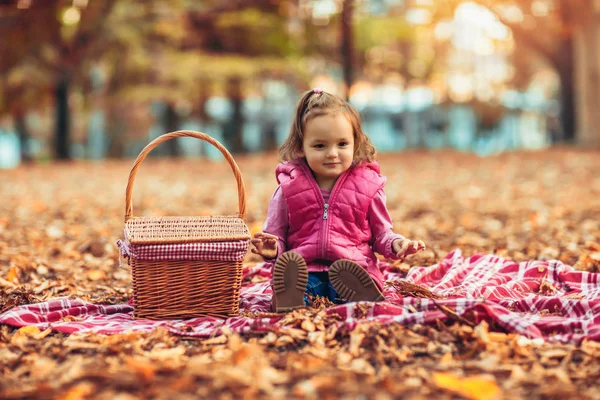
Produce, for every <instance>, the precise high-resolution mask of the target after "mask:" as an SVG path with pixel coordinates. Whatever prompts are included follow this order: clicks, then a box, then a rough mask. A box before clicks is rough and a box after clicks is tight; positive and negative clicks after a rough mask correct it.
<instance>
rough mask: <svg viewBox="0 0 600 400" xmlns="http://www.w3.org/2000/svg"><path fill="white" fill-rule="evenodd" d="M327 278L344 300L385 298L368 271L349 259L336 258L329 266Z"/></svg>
mask: <svg viewBox="0 0 600 400" xmlns="http://www.w3.org/2000/svg"><path fill="white" fill-rule="evenodd" d="M329 280H330V281H331V285H332V286H333V288H334V289H335V291H336V292H337V293H338V295H339V296H340V297H341V298H342V299H343V300H346V301H381V300H385V297H384V296H383V293H381V291H380V290H379V288H378V287H377V285H376V284H375V282H374V281H373V279H372V278H371V277H370V276H369V273H368V272H367V271H366V270H365V269H364V268H363V267H361V266H360V265H358V264H357V263H355V262H353V261H350V260H338V261H336V262H334V263H333V264H332V265H331V267H330V268H329Z"/></svg>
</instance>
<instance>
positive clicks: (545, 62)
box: [0, 0, 600, 168]
mask: <svg viewBox="0 0 600 400" xmlns="http://www.w3.org/2000/svg"><path fill="white" fill-rule="evenodd" d="M598 22H600V0H470V1H465V0H443V1H442V0H439V1H438V0H227V1H224V0H196V1H192V0H171V1H166V0H163V1H158V0H145V1H137V2H132V1H125V0H102V1H100V0H7V1H0V168H12V167H15V166H17V165H19V164H21V163H27V162H31V161H36V162H40V161H46V160H60V159H106V158H122V157H133V156H136V155H137V154H138V153H139V151H140V150H141V149H142V148H143V147H144V146H145V145H146V144H147V143H148V142H149V141H150V140H152V139H153V138H155V137H157V136H159V135H161V134H163V133H165V132H168V131H173V130H177V129H192V130H199V131H202V132H206V133H208V134H210V135H212V136H214V137H215V138H217V139H218V140H219V141H221V142H222V143H223V144H225V146H226V147H227V148H228V149H229V150H230V151H231V152H232V153H234V154H240V153H254V152H262V151H271V150H274V149H276V148H277V147H278V145H280V144H281V143H282V141H283V140H284V138H285V137H286V135H287V134H288V131H289V126H290V122H291V118H292V116H293V112H294V106H295V103H296V101H297V99H298V97H299V94H300V93H302V92H303V91H304V90H307V89H309V88H312V87H321V88H323V89H324V90H327V91H330V92H334V93H337V94H339V95H340V96H342V97H344V98H346V99H348V101H349V102H350V103H351V104H353V105H354V106H355V107H356V108H357V109H358V110H359V111H360V113H361V115H362V117H363V120H364V128H365V131H366V132H367V133H368V134H369V135H370V136H371V138H372V140H373V142H374V144H375V145H376V147H377V148H378V150H379V151H380V152H386V151H400V150H403V149H411V148H412V149H414V148H422V149H423V148H454V149H459V150H462V151H468V152H474V153H476V154H479V155H488V154H495V153H498V152H503V151H509V150H514V149H541V148H546V147H549V146H553V145H574V146H580V147H589V148H594V147H595V148H597V147H599V146H600V134H599V133H598V130H597V126H598V125H599V123H598V122H600V120H599V118H600V116H599V113H598V112H597V109H598V106H600V90H599V89H600V82H599V79H600V35H599V27H600V24H599V23H598ZM154 153H156V154H158V155H171V156H180V157H197V156H207V157H218V154H217V151H216V149H212V148H209V147H208V146H203V143H202V142H200V141H197V140H194V139H187V138H186V139H178V140H177V141H170V142H167V143H166V144H164V145H163V146H162V147H159V148H157V149H156V150H155V151H154Z"/></svg>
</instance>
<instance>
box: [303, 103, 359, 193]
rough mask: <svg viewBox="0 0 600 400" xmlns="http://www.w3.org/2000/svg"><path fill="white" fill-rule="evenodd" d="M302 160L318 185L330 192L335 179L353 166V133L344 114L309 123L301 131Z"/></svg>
mask: <svg viewBox="0 0 600 400" xmlns="http://www.w3.org/2000/svg"><path fill="white" fill-rule="evenodd" d="M302 153H303V154H302V156H304V157H306V161H307V162H308V166H309V167H310V169H311V170H312V171H313V172H314V174H315V178H316V180H317V184H319V186H320V187H322V188H324V189H331V187H333V184H334V183H335V181H336V179H337V178H338V177H339V176H340V175H341V174H342V172H344V171H346V170H347V169H348V168H350V166H351V165H352V160H353V157H354V132H353V130H352V125H351V124H350V121H348V118H346V116H345V115H344V114H343V113H335V114H325V115H320V116H318V117H314V118H312V119H310V120H309V121H308V122H307V123H306V127H305V129H304V141H303V142H302Z"/></svg>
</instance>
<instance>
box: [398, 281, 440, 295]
mask: <svg viewBox="0 0 600 400" xmlns="http://www.w3.org/2000/svg"><path fill="white" fill-rule="evenodd" d="M388 286H391V287H393V288H394V289H395V290H396V291H397V292H398V293H400V294H401V295H403V296H412V297H421V298H425V299H443V298H444V297H443V296H440V295H438V294H435V293H433V292H432V291H431V290H429V289H427V288H426V287H424V286H421V285H417V284H415V283H410V282H407V281H393V282H388Z"/></svg>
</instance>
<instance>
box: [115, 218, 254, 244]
mask: <svg viewBox="0 0 600 400" xmlns="http://www.w3.org/2000/svg"><path fill="white" fill-rule="evenodd" d="M125 237H126V238H127V240H129V243H132V244H158V243H190V242H225V241H229V240H250V231H249V230H248V226H247V225H246V223H245V222H244V220H243V219H241V218H239V217H234V216H209V217H173V216H169V217H134V218H131V219H130V220H128V221H127V222H126V223H125Z"/></svg>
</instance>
